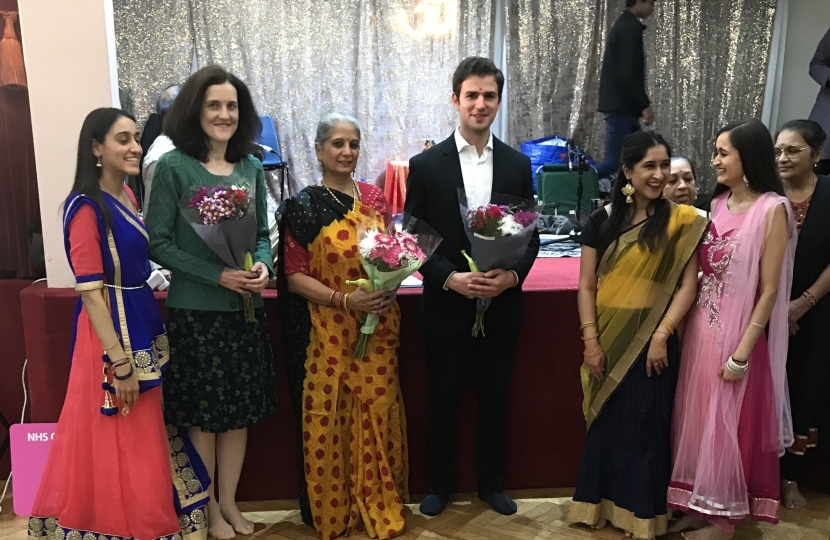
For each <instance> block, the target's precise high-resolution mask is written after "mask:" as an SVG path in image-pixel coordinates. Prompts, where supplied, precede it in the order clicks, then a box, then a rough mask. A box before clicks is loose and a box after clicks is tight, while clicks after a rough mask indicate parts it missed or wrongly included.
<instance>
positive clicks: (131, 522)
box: [29, 310, 206, 540]
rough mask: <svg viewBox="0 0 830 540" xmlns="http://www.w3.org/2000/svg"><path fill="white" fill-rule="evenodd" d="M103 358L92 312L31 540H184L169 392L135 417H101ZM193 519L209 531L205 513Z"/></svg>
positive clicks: (79, 341) (146, 397)
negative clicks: (167, 415) (165, 409)
mask: <svg viewBox="0 0 830 540" xmlns="http://www.w3.org/2000/svg"><path fill="white" fill-rule="evenodd" d="M101 354H102V351H101V345H100V342H99V340H98V337H97V336H96V334H95V331H94V330H93V328H92V324H91V323H90V321H89V318H88V316H87V313H86V310H81V312H80V314H79V315H78V322H77V330H76V336H75V346H74V351H73V354H72V370H71V373H70V376H69V387H68V389H67V393H66V401H65V402H64V405H63V410H62V411H61V416H60V420H59V421H58V428H57V431H56V433H55V439H54V441H53V443H52V448H51V450H50V452H49V457H48V459H47V462H46V468H45V470H44V474H43V479H42V480H41V484H40V489H39V490H38V494H37V497H36V499H35V503H34V506H33V508H32V517H31V518H30V520H29V536H33V537H45V536H52V538H54V539H56V540H59V539H66V540H101V539H102V538H103V537H106V540H122V539H125V540H126V539H135V540H155V539H160V538H163V539H166V540H179V539H181V535H182V526H183V524H182V523H180V522H179V517H178V516H177V510H176V506H175V501H174V499H175V497H174V490H173V489H171V486H173V484H172V481H173V471H174V470H176V464H175V463H174V461H173V460H175V457H174V454H171V448H170V445H169V444H168V438H167V431H166V429H165V425H164V416H163V414H162V404H161V387H160V386H156V387H155V388H151V389H149V390H147V391H146V392H143V393H142V394H141V396H140V397H139V399H138V402H137V403H136V404H135V406H134V407H131V408H130V412H129V414H128V415H127V416H123V415H122V414H116V415H113V416H105V415H104V414H101V406H102V403H103V400H104V391H103V390H102V388H101V381H103V374H102V368H103V362H102V361H101ZM171 458H172V459H173V460H171ZM171 466H172V469H171ZM192 517H193V518H195V519H197V520H198V519H201V521H202V523H201V525H202V527H201V529H202V530H203V529H204V513H203V512H202V511H201V510H200V511H199V512H198V513H197V514H194V515H193V516H192ZM193 525H196V524H193ZM185 532H186V533H187V532H193V531H187V530H186V531H185ZM204 532H206V531H204Z"/></svg>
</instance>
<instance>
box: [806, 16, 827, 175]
mask: <svg viewBox="0 0 830 540" xmlns="http://www.w3.org/2000/svg"><path fill="white" fill-rule="evenodd" d="M810 77H812V78H813V80H815V81H816V82H817V83H818V84H819V91H818V96H816V104H815V105H814V106H813V110H812V111H811V112H810V120H813V121H815V122H817V123H818V124H819V125H820V126H821V128H822V129H823V130H824V132H825V133H830V29H828V30H827V33H826V34H824V37H823V38H822V39H821V41H820V42H819V44H818V47H817V48H816V53H815V54H814V55H813V59H812V60H810ZM816 174H822V175H830V137H829V138H828V139H827V140H826V141H824V145H823V146H822V154H821V160H819V162H818V163H817V164H816Z"/></svg>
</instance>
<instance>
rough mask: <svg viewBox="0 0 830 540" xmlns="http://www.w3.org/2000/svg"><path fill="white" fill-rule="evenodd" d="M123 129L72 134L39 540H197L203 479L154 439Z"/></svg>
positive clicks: (157, 323)
mask: <svg viewBox="0 0 830 540" xmlns="http://www.w3.org/2000/svg"><path fill="white" fill-rule="evenodd" d="M138 139H139V132H138V128H137V127H136V123H135V119H134V118H133V117H132V116H130V115H129V114H127V113H126V112H124V111H122V110H119V109H111V108H106V109H96V110H94V111H92V112H91V113H89V115H88V116H87V117H86V120H84V124H83V127H82V128H81V135H80V139H79V143H78V162H77V168H76V171H75V182H74V184H73V186H72V192H71V194H70V195H69V197H67V199H66V201H65V202H64V205H63V215H64V243H65V247H66V254H67V258H68V259H69V265H70V267H71V268H72V271H73V273H74V275H75V282H76V285H75V289H76V290H78V291H79V292H80V298H79V299H78V305H77V307H76V310H75V325H74V328H73V333H72V345H71V352H70V355H71V359H72V368H71V371H70V373H69V385H68V387H67V390H66V400H65V401H64V404H63V409H62V410H61V415H60V419H59V420H58V427H57V430H56V431H55V438H54V441H53V442H52V446H51V448H50V449H49V457H48V458H47V460H46V466H45V467H44V471H43V477H42V479H41V482H40V488H39V489H38V493H37V496H36V498H35V501H34V504H33V507H32V516H31V517H30V519H29V533H28V536H29V538H43V539H44V540H206V539H207V528H206V522H205V506H206V504H207V500H208V496H207V492H206V491H205V488H206V487H207V485H208V483H209V481H210V480H209V476H208V474H207V471H206V470H205V467H204V465H203V464H202V462H201V460H199V456H198V454H196V452H195V450H194V449H193V447H192V445H191V444H190V441H189V439H188V438H187V435H186V433H182V434H179V433H177V432H176V430H175V429H171V430H170V431H167V430H165V425H164V415H163V413H162V403H161V382H162V373H163V372H164V371H165V369H166V368H167V363H168V358H169V353H168V346H167V334H166V332H165V328H164V322H163V321H162V318H161V312H160V311H159V308H158V304H157V303H156V299H155V297H154V296H153V291H152V289H151V288H150V287H149V286H148V285H147V283H146V282H147V278H149V277H150V260H149V259H148V258H147V230H146V228H145V227H144V224H143V223H142V221H141V219H140V218H139V216H138V212H137V204H136V200H135V197H134V196H133V193H132V191H130V188H128V187H126V186H125V184H124V179H125V178H126V177H127V176H128V175H135V174H138V163H139V160H140V158H141V146H140V145H139V143H138Z"/></svg>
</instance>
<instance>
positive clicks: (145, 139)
mask: <svg viewBox="0 0 830 540" xmlns="http://www.w3.org/2000/svg"><path fill="white" fill-rule="evenodd" d="M181 89H182V85H180V84H174V85H172V86H168V87H167V88H165V89H164V92H162V93H161V95H160V96H159V99H158V101H157V102H156V115H157V117H158V119H159V121H161V122H163V121H164V116H165V115H166V114H167V111H169V110H170V107H172V106H173V102H174V101H175V100H176V97H177V96H178V95H179V92H180V91H181ZM147 124H148V125H149V124H150V120H147ZM158 127H159V132H158V134H157V135H156V136H155V137H152V135H151V134H150V133H149V131H148V127H147V126H145V128H144V133H143V134H142V136H141V146H142V148H144V145H145V144H147V148H145V149H144V160H143V161H142V166H141V178H142V181H143V182H142V183H143V186H144V199H143V203H144V204H143V206H142V210H143V211H144V215H147V206H148V205H149V204H150V190H151V189H152V187H153V173H154V172H155V170H156V163H158V160H159V159H160V158H161V156H163V155H164V154H166V153H167V152H169V151H170V150H173V149H174V148H176V147H175V145H174V144H173V141H171V140H170V137H168V136H167V135H165V134H164V129H163V124H160V125H159V126H158ZM151 137H152V140H151Z"/></svg>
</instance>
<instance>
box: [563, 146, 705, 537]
mask: <svg viewBox="0 0 830 540" xmlns="http://www.w3.org/2000/svg"><path fill="white" fill-rule="evenodd" d="M670 159H671V149H670V148H669V145H668V144H667V143H666V141H665V140H663V138H662V137H660V136H659V135H656V134H653V133H646V132H638V133H635V134H633V135H630V136H629V137H628V138H627V139H626V140H625V142H624V144H623V149H622V162H623V165H622V168H621V169H620V171H619V173H618V174H617V178H616V180H615V181H614V185H613V188H612V190H611V191H612V195H611V204H610V205H608V206H606V207H605V208H600V209H599V210H597V211H595V212H594V213H593V214H591V216H590V219H589V220H588V223H587V224H586V226H585V229H584V230H583V232H582V244H583V246H582V259H581V263H580V275H579V294H578V301H579V316H580V320H581V321H582V327H581V330H582V340H583V341H584V343H585V352H584V357H583V362H584V363H583V366H582V386H583V390H584V393H585V400H584V403H583V409H584V412H585V419H586V420H587V423H588V437H587V440H586V447H585V452H584V453H583V455H582V462H581V464H580V468H579V480H578V483H577V488H576V492H575V494H574V500H573V502H572V504H571V510H570V512H571V520H572V521H574V522H577V523H585V524H587V525H591V526H593V527H595V528H602V527H604V526H605V525H606V524H607V523H608V522H609V521H610V522H611V523H612V525H614V526H615V527H618V528H620V529H623V530H624V531H625V532H626V535H627V536H634V537H635V538H646V539H650V538H654V537H656V536H660V535H662V534H665V532H666V528H667V521H668V511H667V508H666V492H667V489H668V485H669V479H670V475H671V445H670V443H671V440H670V437H671V430H670V422H671V416H672V414H671V409H672V403H673V401H674V389H675V386H676V383H677V368H678V360H679V358H678V357H679V346H678V340H677V336H676V335H675V330H676V327H677V323H679V322H680V321H681V320H682V319H683V317H684V316H685V315H686V311H687V310H688V309H689V307H690V306H691V305H692V302H693V301H694V298H695V294H696V291H697V268H698V263H697V256H696V252H695V249H696V248H697V245H698V243H699V242H700V239H701V237H702V236H703V234H704V232H705V229H706V226H707V223H708V222H707V221H706V219H704V218H702V217H700V216H699V215H698V214H697V212H696V211H695V209H694V208H692V207H690V206H685V205H674V204H673V203H671V202H669V201H667V200H666V199H663V198H662V196H661V195H662V193H663V187H664V186H665V185H666V182H667V181H668V178H669V176H670V171H671V161H670Z"/></svg>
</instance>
